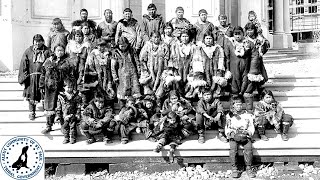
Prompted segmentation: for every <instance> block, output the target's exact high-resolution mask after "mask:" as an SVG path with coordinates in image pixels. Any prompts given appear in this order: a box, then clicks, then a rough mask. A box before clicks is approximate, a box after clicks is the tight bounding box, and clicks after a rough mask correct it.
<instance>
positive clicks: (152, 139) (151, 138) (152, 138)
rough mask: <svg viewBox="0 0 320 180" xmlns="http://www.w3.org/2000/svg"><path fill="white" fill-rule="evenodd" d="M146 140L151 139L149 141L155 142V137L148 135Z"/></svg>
mask: <svg viewBox="0 0 320 180" xmlns="http://www.w3.org/2000/svg"><path fill="white" fill-rule="evenodd" d="M148 140H149V141H151V142H157V139H156V138H154V137H149V138H148Z"/></svg>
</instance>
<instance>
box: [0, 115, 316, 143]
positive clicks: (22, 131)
mask: <svg viewBox="0 0 320 180" xmlns="http://www.w3.org/2000/svg"><path fill="white" fill-rule="evenodd" d="M319 120H320V119H317V120H313V119H309V120H296V121H295V122H294V124H293V126H292V127H291V128H290V130H289V134H290V137H295V136H298V135H300V134H320V130H319V126H320V121H319ZM45 127H46V123H45V122H38V121H34V122H33V123H27V122H23V123H6V124H4V123H1V126H0V136H14V135H16V136H52V137H54V136H63V134H62V133H61V131H60V130H61V125H60V123H55V124H54V125H53V127H52V128H53V131H51V132H50V133H49V134H47V135H43V134H41V130H42V129H44V128H45ZM217 133H218V131H217V130H207V131H206V137H208V139H211V138H213V137H215V136H216V135H217ZM78 134H79V135H78V137H79V139H80V140H84V139H85V136H83V135H82V134H81V133H80V132H79V133H78ZM266 134H267V135H270V136H271V137H272V136H274V135H275V134H276V132H275V131H274V130H267V131H266ZM116 138H118V136H117V137H116ZM132 139H133V140H144V139H145V137H144V135H143V134H137V133H135V132H134V133H133V134H132ZM191 139H192V138H191Z"/></svg>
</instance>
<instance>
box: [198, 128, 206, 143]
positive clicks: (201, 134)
mask: <svg viewBox="0 0 320 180" xmlns="http://www.w3.org/2000/svg"><path fill="white" fill-rule="evenodd" d="M198 135H199V137H198V143H200V144H203V143H204V142H205V138H204V132H203V130H199V131H198Z"/></svg>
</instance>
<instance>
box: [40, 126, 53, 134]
mask: <svg viewBox="0 0 320 180" xmlns="http://www.w3.org/2000/svg"><path fill="white" fill-rule="evenodd" d="M50 131H52V128H51V127H46V128H45V129H44V130H42V131H41V133H42V134H48V133H49V132H50Z"/></svg>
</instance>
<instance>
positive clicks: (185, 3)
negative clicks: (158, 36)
mask: <svg viewBox="0 0 320 180" xmlns="http://www.w3.org/2000/svg"><path fill="white" fill-rule="evenodd" d="M178 6H181V7H183V8H184V11H185V12H184V17H185V18H187V19H188V20H189V21H191V23H196V22H197V20H198V18H199V14H198V12H199V10H200V9H206V10H207V11H208V21H210V22H212V23H213V24H214V25H218V24H219V22H218V16H219V14H220V1H217V0H201V1H199V0H175V1H172V0H165V16H166V20H167V21H170V20H171V19H172V18H174V17H176V14H175V10H176V8H177V7H178Z"/></svg>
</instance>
